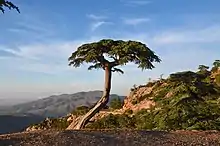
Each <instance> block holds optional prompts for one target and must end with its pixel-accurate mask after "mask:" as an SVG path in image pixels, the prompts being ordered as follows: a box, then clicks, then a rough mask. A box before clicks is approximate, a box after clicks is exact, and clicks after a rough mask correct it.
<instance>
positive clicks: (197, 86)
mask: <svg viewBox="0 0 220 146" xmlns="http://www.w3.org/2000/svg"><path fill="white" fill-rule="evenodd" d="M219 77H220V68H217V69H211V70H210V71H209V70H199V71H198V72H192V71H184V72H177V73H173V74H170V76H169V77H168V78H167V79H160V80H156V81H152V82H149V83H147V84H146V85H140V86H138V87H136V88H132V89H131V92H130V94H129V96H127V97H126V98H125V99H124V102H123V103H124V105H123V107H122V108H121V109H117V110H115V111H102V112H99V113H97V114H96V115H95V117H93V118H92V119H91V121H90V123H89V124H88V125H87V126H86V128H89V129H106V128H107V129H109V128H110V129H111V128H126V129H150V130H220V86H219V83H220V80H219V79H220V78H219ZM77 119H78V118H77V116H76V115H74V114H69V115H68V116H66V117H63V118H62V119H48V120H45V121H42V122H41V123H40V124H38V125H35V126H34V128H33V129H32V128H31V127H29V128H28V130H29V131H32V130H36V129H51V128H52V129H56V126H58V127H57V128H58V129H62V128H63V129H65V128H66V127H67V126H68V125H69V124H70V123H71V122H72V121H75V120H77ZM46 125H47V126H46ZM44 126H46V127H44Z"/></svg>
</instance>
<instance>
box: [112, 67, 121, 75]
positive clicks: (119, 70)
mask: <svg viewBox="0 0 220 146" xmlns="http://www.w3.org/2000/svg"><path fill="white" fill-rule="evenodd" d="M111 71H112V72H119V73H121V74H124V71H123V70H121V69H119V68H113V69H112V70H111Z"/></svg>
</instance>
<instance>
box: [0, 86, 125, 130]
mask: <svg viewBox="0 0 220 146" xmlns="http://www.w3.org/2000/svg"><path fill="white" fill-rule="evenodd" d="M101 96H102V91H98V90H97V91H88V92H78V93H74V94H62V95H52V96H50V97H47V98H42V99H38V100H36V101H31V102H27V103H22V104H17V105H13V106H0V133H8V132H18V131H20V130H21V129H23V128H25V127H27V126H29V125H30V124H34V123H38V122H39V121H41V120H43V119H45V118H46V117H53V118H56V117H62V116H65V115H67V114H68V113H70V112H71V111H73V110H74V109H75V108H76V107H78V106H81V105H84V106H92V105H94V104H95V103H96V102H97V101H98V100H99V98H100V97H101ZM114 97H120V98H121V99H124V96H119V95H117V94H111V95H110V100H111V99H113V98H114ZM10 125H13V126H12V127H11V126H10Z"/></svg>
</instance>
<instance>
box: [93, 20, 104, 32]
mask: <svg viewBox="0 0 220 146" xmlns="http://www.w3.org/2000/svg"><path fill="white" fill-rule="evenodd" d="M106 23H107V22H105V21H98V22H94V23H92V25H91V30H92V31H95V30H96V29H97V28H99V27H100V26H102V25H104V24H106Z"/></svg>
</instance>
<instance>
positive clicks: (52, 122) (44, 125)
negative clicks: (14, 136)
mask: <svg viewBox="0 0 220 146" xmlns="http://www.w3.org/2000/svg"><path fill="white" fill-rule="evenodd" d="M69 124H70V122H68V121H67V118H58V119H56V118H53V119H49V118H47V119H45V120H44V121H42V122H41V123H39V124H34V125H31V127H35V128H37V129H41V130H48V129H55V130H65V129H66V128H67V127H68V126H69Z"/></svg>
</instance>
